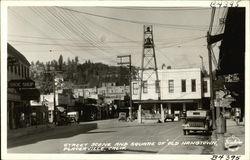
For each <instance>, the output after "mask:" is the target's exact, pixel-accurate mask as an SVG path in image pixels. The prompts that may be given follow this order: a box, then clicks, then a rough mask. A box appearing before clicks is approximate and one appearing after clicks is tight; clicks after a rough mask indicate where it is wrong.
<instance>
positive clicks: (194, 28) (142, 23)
mask: <svg viewBox="0 0 250 160" xmlns="http://www.w3.org/2000/svg"><path fill="white" fill-rule="evenodd" d="M57 8H60V9H63V10H67V11H70V12H76V13H81V14H85V15H90V16H94V17H99V18H105V19H111V20H117V21H122V22H128V23H134V24H140V25H144V24H153V25H157V26H162V27H169V28H174V29H184V30H196V31H205V27H204V28H202V29H201V28H199V27H196V26H190V25H174V24H164V23H155V22H145V21H136V20H128V19H121V18H116V17H109V16H103V15H98V14H93V13H88V12H83V11H78V10H74V9H70V8H66V7H59V6H57Z"/></svg>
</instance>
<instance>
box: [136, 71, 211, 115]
mask: <svg viewBox="0 0 250 160" xmlns="http://www.w3.org/2000/svg"><path fill="white" fill-rule="evenodd" d="M155 77H156V76H155V75H152V76H151V78H150V79H148V80H143V84H141V81H140V80H135V81H132V100H133V102H134V103H138V104H139V105H141V109H142V110H143V111H145V112H148V113H151V114H154V113H155V114H157V113H158V114H160V113H161V107H160V106H161V105H162V108H163V109H164V111H165V113H169V114H173V113H174V112H175V111H186V110H191V109H198V108H204V109H208V108H209V105H207V104H206V103H204V102H205V101H208V98H209V96H210V90H209V88H210V87H209V78H204V77H203V76H202V72H201V69H200V68H190V69H163V70H158V77H159V81H156V78H155ZM141 85H142V89H141V98H140V86H141ZM159 93H160V97H159ZM159 98H160V99H159ZM139 109H140V107H139ZM139 112H141V110H139ZM142 118H143V117H142Z"/></svg>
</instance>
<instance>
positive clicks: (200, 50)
mask: <svg viewBox="0 0 250 160" xmlns="http://www.w3.org/2000/svg"><path fill="white" fill-rule="evenodd" d="M211 11H212V9H211V8H176V7H174V8H161V7H160V8H159V7H158V8H154V7H147V8H146V7H72V6H71V7H70V6H64V7H56V6H50V7H30V6H29V7H20V6H19V7H13V6H12V7H8V43H10V44H11V45H12V46H13V47H15V48H16V49H17V50H18V51H19V52H21V53H22V54H23V55H24V56H25V57H26V58H27V59H28V61H30V62H31V61H34V62H36V61H37V60H39V61H40V62H47V61H50V60H53V59H55V60H58V58H59V56H60V55H63V58H64V60H65V61H67V59H68V57H69V58H74V57H75V56H78V57H79V61H80V63H83V62H85V61H86V60H91V61H92V62H101V63H105V64H108V65H117V62H118V59H117V56H119V55H129V54H131V56H132V65H134V66H138V67H140V65H141V60H142V58H141V57H142V51H143V25H144V24H152V25H153V36H154V43H155V54H156V59H157V66H158V68H161V67H162V65H163V64H165V65H166V66H171V67H172V68H201V64H202V63H201V61H202V59H203V63H204V65H205V68H207V69H208V57H207V55H208V51H207V47H206V34H207V31H208V28H209V24H210V21H211ZM226 12H227V11H226V9H223V8H221V9H217V10H216V14H215V19H214V23H213V29H212V31H213V32H212V33H213V34H218V33H221V32H223V26H224V25H221V24H220V23H219V18H221V17H224V16H225V15H226ZM218 46H219V44H217V45H216V46H215V47H214V54H215V59H218V54H219V51H218ZM201 57H202V58H201Z"/></svg>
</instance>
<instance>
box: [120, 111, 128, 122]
mask: <svg viewBox="0 0 250 160" xmlns="http://www.w3.org/2000/svg"><path fill="white" fill-rule="evenodd" d="M118 121H127V114H126V112H120V113H119V117H118Z"/></svg>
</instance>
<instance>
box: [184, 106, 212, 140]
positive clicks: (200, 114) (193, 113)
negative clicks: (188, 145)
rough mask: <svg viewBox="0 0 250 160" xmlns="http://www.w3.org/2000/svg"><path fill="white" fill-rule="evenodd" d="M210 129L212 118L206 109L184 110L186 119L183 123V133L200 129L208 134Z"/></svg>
mask: <svg viewBox="0 0 250 160" xmlns="http://www.w3.org/2000/svg"><path fill="white" fill-rule="evenodd" d="M211 130H212V120H211V116H210V112H209V111H208V110H189V111H187V112H186V119H185V122H184V124H183V133H184V135H186V134H189V133H190V131H194V132H196V131H201V132H202V133H206V134H210V133H211Z"/></svg>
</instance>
